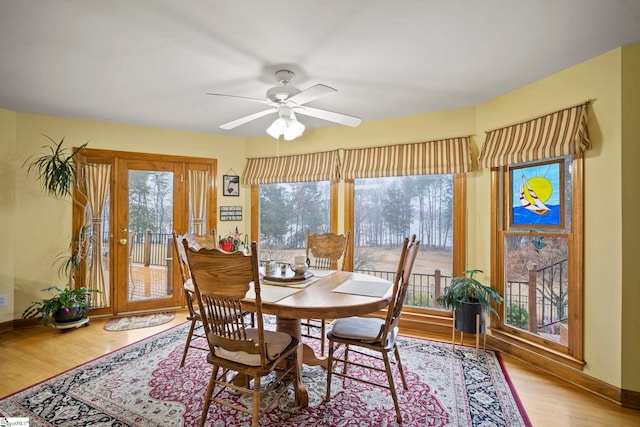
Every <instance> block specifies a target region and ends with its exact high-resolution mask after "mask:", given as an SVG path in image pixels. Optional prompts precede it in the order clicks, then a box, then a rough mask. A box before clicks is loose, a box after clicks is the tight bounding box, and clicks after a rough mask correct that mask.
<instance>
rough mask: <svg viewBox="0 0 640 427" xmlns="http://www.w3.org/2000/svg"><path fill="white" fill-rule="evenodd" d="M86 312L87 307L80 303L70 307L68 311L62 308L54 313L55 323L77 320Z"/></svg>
mask: <svg viewBox="0 0 640 427" xmlns="http://www.w3.org/2000/svg"><path fill="white" fill-rule="evenodd" d="M86 312H87V309H86V308H85V307H80V306H79V305H78V306H73V307H70V308H69V310H68V311H67V310H65V309H63V308H61V309H60V310H58V311H56V313H55V314H54V315H53V320H54V322H55V323H69V322H75V321H76V320H80V319H82V318H83V317H84V315H85V313H86Z"/></svg>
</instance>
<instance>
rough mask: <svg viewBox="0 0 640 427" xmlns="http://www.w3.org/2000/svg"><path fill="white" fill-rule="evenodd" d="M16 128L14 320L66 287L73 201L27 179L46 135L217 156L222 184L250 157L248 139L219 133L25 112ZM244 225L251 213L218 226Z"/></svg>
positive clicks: (70, 142)
mask: <svg viewBox="0 0 640 427" xmlns="http://www.w3.org/2000/svg"><path fill="white" fill-rule="evenodd" d="M17 129H18V132H17V142H16V144H15V146H16V148H15V154H14V156H13V159H12V160H11V161H10V163H11V166H12V167H13V169H14V171H15V181H16V186H15V194H16V202H17V203H16V206H15V211H14V212H13V214H14V217H15V218H16V221H15V227H13V228H14V229H15V232H16V233H17V236H19V238H17V239H16V242H15V246H14V248H13V250H12V253H14V252H15V254H16V259H15V263H14V268H15V273H14V276H15V277H14V280H15V283H14V292H15V307H14V310H15V311H14V318H18V317H20V316H21V314H22V311H23V310H24V309H25V307H26V306H27V305H29V303H30V302H31V301H33V300H38V299H41V298H42V297H43V293H42V292H40V289H43V288H45V287H48V286H51V285H52V284H58V285H60V284H62V285H64V281H63V280H62V279H60V278H58V277H57V268H54V267H53V265H54V263H55V259H56V258H57V255H58V254H59V253H61V252H64V251H65V249H66V247H67V244H68V242H69V240H70V237H71V235H70V228H71V202H70V201H69V200H55V199H53V198H51V197H49V196H47V195H45V194H44V193H43V192H42V191H41V189H40V187H39V185H38V184H37V183H36V182H35V179H34V177H33V176H27V175H26V170H25V169H24V168H21V165H22V163H23V162H24V161H25V159H27V158H28V157H29V156H31V155H32V154H34V153H42V152H43V150H42V148H41V147H42V146H43V145H45V144H46V143H47V142H48V140H47V139H46V138H45V137H44V136H43V135H42V134H46V135H49V136H50V137H52V138H53V139H54V140H55V141H59V140H60V139H61V138H62V137H64V138H65V146H67V147H71V146H78V145H81V144H83V143H84V142H87V141H88V142H89V145H88V147H89V148H94V149H101V148H102V149H112V150H122V151H135V152H148V153H158V154H172V155H183V156H194V157H209V158H216V159H218V176H217V178H218V180H221V179H222V175H223V174H224V173H226V172H227V171H229V170H231V169H233V170H234V171H236V172H238V174H239V173H241V172H242V169H243V167H244V162H245V157H246V156H245V152H244V147H245V140H244V139H242V138H233V137H225V136H218V135H208V134H201V133H192V132H181V131H174V130H165V129H153V128H144V127H138V126H126V125H117V124H110V123H102V122H94V121H88V120H78V119H69V118H60V117H52V116H42V115H34V114H21V113H18V114H17ZM2 130H3V131H4V127H2ZM4 186H5V183H4V182H3V183H0V188H2V189H3V190H4ZM217 189H218V204H219V205H224V204H233V205H237V204H238V202H240V203H242V204H245V205H247V206H248V205H250V204H249V194H247V193H246V192H245V193H244V194H241V195H240V200H239V199H238V198H237V197H233V200H232V203H231V202H229V199H230V198H228V197H222V186H221V185H219V186H218V188H217ZM245 221H246V224H248V223H249V221H248V213H247V214H245V215H244V216H243V221H241V222H225V223H218V229H219V231H220V232H221V233H226V232H227V231H229V230H231V229H233V228H235V226H236V225H237V226H238V228H239V229H240V230H243V229H246V228H247V227H248V226H245ZM226 228H229V230H227V229H226ZM27 254H28V255H27Z"/></svg>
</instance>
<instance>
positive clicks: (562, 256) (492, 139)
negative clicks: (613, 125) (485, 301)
mask: <svg viewBox="0 0 640 427" xmlns="http://www.w3.org/2000/svg"><path fill="white" fill-rule="evenodd" d="M588 105H589V104H588V103H585V104H581V105H577V106H574V107H569V108H565V109H563V110H559V111H556V112H554V113H551V114H547V115H545V116H540V117H538V118H535V119H533V120H529V121H525V122H520V123H517V124H515V125H511V126H507V127H504V128H500V129H495V130H492V131H489V132H488V133H487V139H486V141H485V143H484V145H483V146H482V149H481V150H480V156H479V161H480V163H481V164H482V165H483V166H484V167H491V168H492V169H491V171H492V172H491V173H492V182H493V188H492V205H493V206H494V207H495V208H494V209H493V210H492V230H493V237H492V240H493V244H492V245H491V251H492V253H491V257H492V274H493V281H494V283H493V285H494V287H496V288H497V289H498V291H499V292H500V294H502V295H503V296H504V298H505V302H504V304H503V306H502V315H501V316H500V319H495V318H494V319H492V322H493V323H492V335H493V336H494V337H495V338H496V340H497V341H496V343H495V346H496V347H497V348H499V349H500V348H503V346H504V348H507V347H508V346H512V345H517V346H518V347H519V349H520V354H521V356H522V357H523V358H524V359H525V360H531V361H534V360H535V361H536V362H539V361H540V356H544V357H545V358H547V359H552V360H554V361H556V362H559V363H562V364H565V365H567V366H570V367H572V368H576V369H581V368H582V366H583V365H584V361H583V360H582V358H583V345H582V335H583V321H582V300H583V299H582V295H583V285H582V282H583V280H582V270H583V269H582V266H583V251H584V244H583V220H582V218H583V214H584V206H583V197H584V196H583V187H584V177H583V162H584V160H583V156H582V153H583V152H585V151H587V150H589V149H591V141H590V139H589V131H588V127H587V107H588Z"/></svg>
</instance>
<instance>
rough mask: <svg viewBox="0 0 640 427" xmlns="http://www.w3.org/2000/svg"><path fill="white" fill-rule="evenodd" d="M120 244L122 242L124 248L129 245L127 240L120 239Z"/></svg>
mask: <svg viewBox="0 0 640 427" xmlns="http://www.w3.org/2000/svg"><path fill="white" fill-rule="evenodd" d="M119 242H120V244H121V245H122V246H126V245H127V239H120V240H119Z"/></svg>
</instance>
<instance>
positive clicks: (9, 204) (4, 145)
mask: <svg viewBox="0 0 640 427" xmlns="http://www.w3.org/2000/svg"><path fill="white" fill-rule="evenodd" d="M15 150H16V113H14V112H13V111H8V110H2V109H0V225H2V236H3V239H2V241H3V244H2V245H0V295H6V296H7V301H8V303H7V305H6V306H5V307H0V323H3V322H8V321H11V320H13V319H14V318H16V317H17V316H16V315H15V313H14V296H13V292H14V291H13V289H14V283H15V279H14V276H15V270H14V264H15V262H14V260H15V251H14V250H13V244H14V243H13V242H14V239H15V226H14V224H15V223H16V221H15V215H14V213H15V205H16V195H15V185H14V182H15V177H16V165H15Z"/></svg>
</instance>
